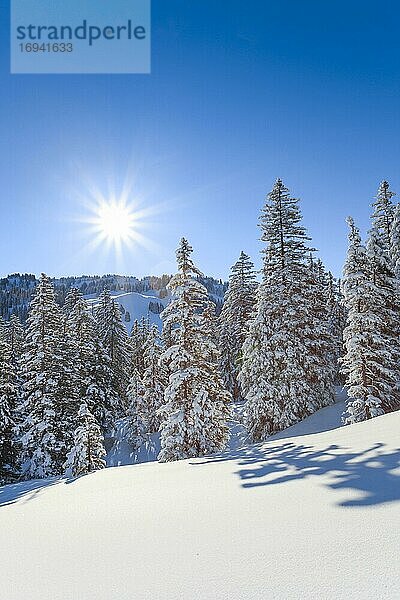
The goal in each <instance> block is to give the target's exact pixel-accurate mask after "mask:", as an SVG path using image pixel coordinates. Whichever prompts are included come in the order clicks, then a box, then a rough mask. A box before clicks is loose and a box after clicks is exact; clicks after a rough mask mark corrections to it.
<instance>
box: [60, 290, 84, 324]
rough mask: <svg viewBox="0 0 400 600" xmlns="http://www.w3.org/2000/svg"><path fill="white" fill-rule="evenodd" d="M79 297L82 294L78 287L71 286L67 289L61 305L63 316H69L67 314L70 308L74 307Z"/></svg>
mask: <svg viewBox="0 0 400 600" xmlns="http://www.w3.org/2000/svg"><path fill="white" fill-rule="evenodd" d="M81 298H82V294H81V292H80V290H78V288H76V287H72V288H71V289H70V290H69V291H68V294H67V295H66V297H65V302H64V305H63V307H62V312H63V314H64V316H65V317H68V316H69V314H70V312H71V311H72V309H73V308H74V306H75V304H76V303H77V302H78V301H79V300H80V299H81Z"/></svg>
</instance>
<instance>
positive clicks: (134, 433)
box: [121, 371, 148, 453]
mask: <svg viewBox="0 0 400 600" xmlns="http://www.w3.org/2000/svg"><path fill="white" fill-rule="evenodd" d="M144 394H145V388H144V386H143V383H142V380H141V378H140V375H139V373H138V372H137V371H133V373H132V376H131V378H130V381H129V386H128V392H127V395H128V402H129V406H128V410H127V414H126V416H125V417H124V418H123V419H122V420H121V425H122V427H121V433H122V436H123V438H124V439H126V441H127V442H128V443H129V444H130V445H131V446H132V448H133V451H134V453H135V452H137V450H139V448H140V447H141V446H143V444H145V443H146V441H147V440H148V435H147V433H148V431H147V424H146V423H145V422H144V421H143V419H142V417H141V415H142V414H146V409H145V406H144V404H145V403H144Z"/></svg>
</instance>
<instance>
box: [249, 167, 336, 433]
mask: <svg viewBox="0 0 400 600" xmlns="http://www.w3.org/2000/svg"><path fill="white" fill-rule="evenodd" d="M260 221H261V223H260V226H261V230H262V237H261V239H262V241H263V242H265V243H266V247H265V249H264V250H263V255H264V266H263V281H262V283H261V285H260V286H259V288H258V291H257V304H256V308H255V316H254V319H253V320H252V322H251V324H250V328H249V332H248V334H247V337H246V340H245V343H244V346H243V358H242V368H241V372H240V375H239V382H240V384H241V386H242V389H243V392H244V395H245V398H246V414H245V425H246V428H247V431H248V435H249V438H250V440H251V441H261V440H264V439H265V438H267V437H268V436H269V435H272V434H273V433H275V432H277V431H280V430H281V429H284V428H286V427H289V426H290V425H293V424H294V423H296V422H297V421H299V420H301V419H304V418H305V417H306V416H308V415H309V414H310V413H312V412H313V411H314V410H316V409H317V408H319V407H320V406H323V405H325V404H326V403H327V402H329V401H330V400H331V398H332V381H331V380H330V377H331V375H330V374H332V369H331V366H330V365H329V364H328V361H329V358H328V354H326V347H325V345H324V344H321V343H320V342H319V341H318V340H319V337H321V339H322V338H324V337H325V336H326V335H327V334H326V322H325V319H323V321H322V322H320V321H319V320H318V319H319V316H318V312H319V309H317V306H316V304H315V302H314V294H315V293H316V287H317V286H316V285H315V282H314V281H313V278H311V277H310V264H309V248H308V246H307V243H308V240H309V238H308V237H307V235H306V231H305V229H304V227H302V225H301V213H300V209H299V205H298V200H297V199H295V198H292V197H291V196H290V194H289V191H288V189H287V188H286V187H285V186H284V185H283V183H282V181H281V180H280V179H278V180H277V181H276V183H275V185H274V188H273V190H272V191H271V192H270V194H268V197H267V201H266V204H265V206H264V208H263V210H262V214H261V218H260ZM319 374H322V375H323V383H322V385H321V383H320V382H319V381H318V377H319Z"/></svg>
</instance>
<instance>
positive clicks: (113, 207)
mask: <svg viewBox="0 0 400 600" xmlns="http://www.w3.org/2000/svg"><path fill="white" fill-rule="evenodd" d="M135 221H136V219H135V213H134V211H133V209H132V208H131V207H129V206H128V205H126V204H125V203H123V202H118V201H116V200H111V201H108V202H107V201H103V202H101V204H99V206H98V207H97V215H96V217H95V218H94V225H95V226H96V229H97V231H98V234H99V235H100V236H101V237H102V238H103V239H106V240H107V241H108V242H112V243H121V242H129V241H130V240H132V238H133V237H134V236H135Z"/></svg>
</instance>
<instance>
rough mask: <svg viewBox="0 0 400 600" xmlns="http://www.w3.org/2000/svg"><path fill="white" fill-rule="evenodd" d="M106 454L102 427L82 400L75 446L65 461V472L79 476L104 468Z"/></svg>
mask: <svg viewBox="0 0 400 600" xmlns="http://www.w3.org/2000/svg"><path fill="white" fill-rule="evenodd" d="M105 456H106V452H105V450H104V438H103V435H102V433H101V429H100V427H99V425H98V424H97V422H96V419H95V418H94V416H93V415H92V413H91V412H90V410H89V408H88V406H87V404H86V402H82V404H81V405H80V408H79V412H78V427H77V428H76V429H75V432H74V442H73V446H72V448H71V450H70V451H69V452H68V454H67V460H66V461H65V463H64V471H65V474H66V475H67V477H79V476H80V475H86V474H87V473H91V472H92V471H97V470H98V469H104V467H105V466H106V461H105Z"/></svg>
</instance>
